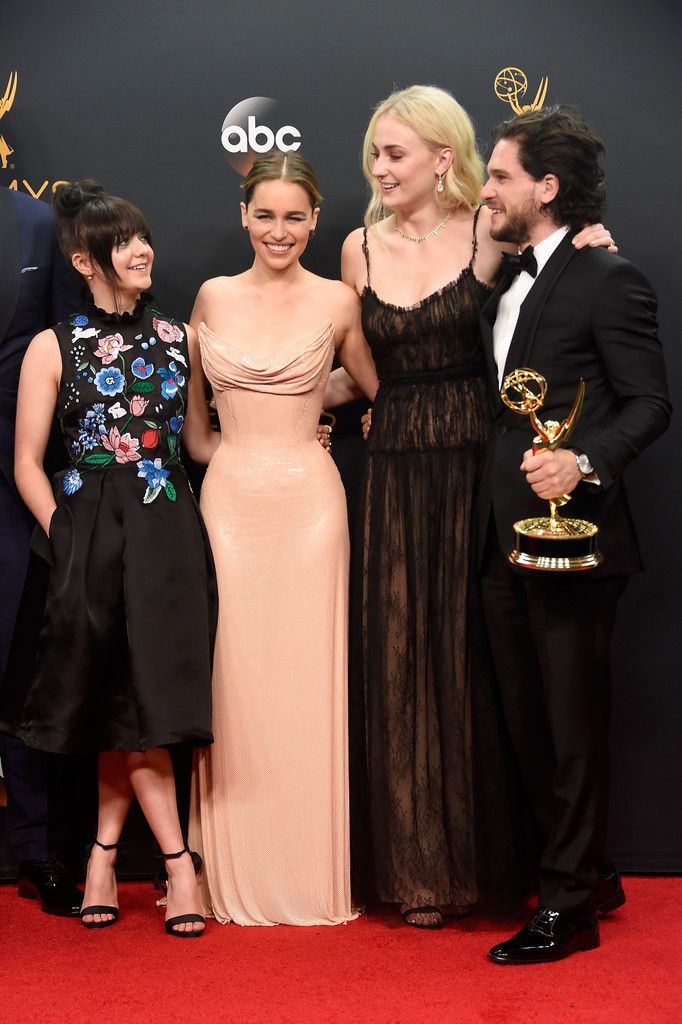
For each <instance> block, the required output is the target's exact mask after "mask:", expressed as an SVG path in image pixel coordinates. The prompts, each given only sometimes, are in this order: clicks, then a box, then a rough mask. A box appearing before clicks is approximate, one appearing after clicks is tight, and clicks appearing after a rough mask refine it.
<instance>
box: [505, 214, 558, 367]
mask: <svg viewBox="0 0 682 1024" xmlns="http://www.w3.org/2000/svg"><path fill="white" fill-rule="evenodd" d="M574 255H575V248H574V246H573V234H572V233H571V232H570V231H569V233H568V234H567V235H566V237H565V238H563V239H562V241H561V243H560V245H558V246H557V248H556V249H555V250H554V252H553V253H552V255H551V256H550V258H549V259H548V261H547V263H546V264H545V266H544V267H543V269H542V270H541V272H540V273H539V274H538V276H537V278H536V280H535V283H534V285H533V287H532V288H531V290H530V291H529V292H528V295H526V297H525V299H524V300H523V302H522V303H521V308H520V310H519V319H518V320H517V322H516V328H515V329H514V334H513V335H512V340H511V344H510V346H509V352H508V354H507V361H506V363H505V364H504V375H503V376H506V375H507V374H508V373H510V372H511V371H512V370H516V369H517V368H518V367H519V366H528V364H529V362H532V359H531V355H532V351H533V343H534V342H535V333H536V331H537V326H538V320H539V319H540V314H541V313H542V310H543V307H544V305H545V302H546V301H547V299H548V297H549V295H550V294H551V292H552V289H553V288H554V285H555V284H556V281H557V278H558V277H560V275H561V274H562V273H563V270H564V268H565V266H566V264H567V263H568V262H569V260H570V259H571V258H572V257H573V256H574Z"/></svg>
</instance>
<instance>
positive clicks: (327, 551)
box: [190, 153, 377, 925]
mask: <svg viewBox="0 0 682 1024" xmlns="http://www.w3.org/2000/svg"><path fill="white" fill-rule="evenodd" d="M243 188H244V191H245V201H244V202H243V203H242V222H243V227H244V229H245V230H246V231H248V232H249V234H250V237H251V241H252V244H253V247H254V251H255V259H254V263H253V266H252V267H251V268H250V269H249V270H247V271H246V272H245V273H243V274H239V275H237V276H236V277H232V278H217V279H215V280H212V281H208V282H206V283H205V284H204V285H203V287H202V288H201V290H200V292H199V295H198V297H197V301H196V304H195V308H194V312H193V316H192V322H193V323H194V324H196V326H197V327H198V335H199V343H200V348H201V358H202V362H203V366H204V371H205V373H206V376H207V378H208V381H209V383H210V384H211V387H212V388H213V392H214V395H215V400H216V405H217V409H218V414H219V417H220V425H221V432H222V443H221V445H220V447H219V448H218V450H217V451H216V453H215V455H214V456H213V458H212V460H211V462H210V465H209V468H208V472H207V475H206V479H205V481H204V485H203V490H202V495H201V508H202V512H203V515H204V518H205V522H206V526H207V529H208V533H209V537H210V539H211V544H212V548H213V552H214V557H215V562H216V570H217V577H218V589H219V624H218V636H217V641H216V651H215V663H214V674H213V701H214V716H213V732H214V737H215V744H214V746H213V748H212V750H211V751H210V752H207V756H206V755H204V754H203V753H202V754H200V755H199V756H198V757H197V758H196V760H195V768H194V776H193V787H192V805H191V813H190V842H191V843H193V844H194V846H195V847H196V849H197V850H198V851H200V852H201V853H202V855H203V857H204V861H205V872H204V876H203V898H204V904H205V909H206V911H207V913H208V914H209V915H212V916H213V917H215V918H216V919H217V920H218V921H220V922H227V921H234V922H236V923H239V924H244V925H273V924H278V923H286V924H297V925H323V924H339V923H342V922H344V921H348V920H350V919H351V918H353V917H354V916H355V915H354V913H353V910H352V907H351V899H350V863H349V861H350V857H349V817H348V755H347V670H346V660H347V642H348V598H347V593H348V531H347V520H346V503H345V496H344V490H343V486H342V484H341V480H340V477H339V475H338V472H337V470H336V468H335V466H334V464H333V462H332V461H331V459H330V458H329V457H328V455H327V454H326V453H325V452H324V450H323V449H322V448H321V447H320V445H319V444H318V443H317V440H316V434H317V424H318V420H319V415H320V411H321V409H322V399H323V396H324V392H325V387H326V384H327V379H328V376H329V371H330V368H331V364H332V360H333V357H334V352H335V351H336V352H337V355H338V357H339V359H340V360H341V363H342V364H343V366H344V367H345V369H346V370H347V372H348V373H350V375H351V376H352V377H353V378H354V380H355V381H356V382H357V383H358V384H359V385H360V386H361V387H362V388H363V390H364V391H365V392H366V394H368V395H369V396H370V397H373V396H374V393H375V391H376V388H377V380H376V376H375V372H374V365H373V362H372V359H371V356H370V355H369V351H368V349H367V346H366V344H365V341H364V338H363V335H362V331H361V327H360V304H359V301H358V298H357V296H356V295H355V294H354V292H353V291H352V289H350V288H348V287H347V286H346V285H344V284H342V283H341V282H338V281H328V280H325V279H323V278H319V277H316V276H315V275H313V274H311V273H309V272H308V271H306V270H305V269H304V268H303V267H302V266H301V265H300V263H299V258H300V256H301V254H302V253H303V251H304V250H305V248H306V245H307V242H308V239H309V237H310V235H311V233H312V232H313V231H314V229H315V224H316V221H317V216H318V212H319V211H318V203H319V201H320V199H321V196H320V192H319V188H318V185H317V182H316V180H315V176H314V172H313V170H312V168H311V167H310V165H309V164H308V163H307V162H306V161H305V160H304V159H303V158H302V157H301V156H300V155H298V154H291V153H289V154H283V153H272V154H269V155H268V156H266V157H263V158H261V159H259V160H257V161H256V163H255V164H254V166H253V168H252V170H251V171H250V173H249V174H248V175H247V177H246V178H245V180H244V183H243Z"/></svg>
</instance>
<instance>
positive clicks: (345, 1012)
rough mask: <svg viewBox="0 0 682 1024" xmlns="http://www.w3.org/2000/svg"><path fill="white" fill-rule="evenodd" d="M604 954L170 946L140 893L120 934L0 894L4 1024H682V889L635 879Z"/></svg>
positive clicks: (369, 942) (357, 935)
mask: <svg viewBox="0 0 682 1024" xmlns="http://www.w3.org/2000/svg"><path fill="white" fill-rule="evenodd" d="M625 885H626V891H627V895H628V903H627V905H626V906H625V907H624V908H623V909H622V910H620V911H617V912H616V913H615V914H613V915H612V916H611V917H610V918H607V919H605V920H604V921H603V922H602V927H601V935H602V945H601V948H600V949H597V950H594V951H592V952H589V953H577V954H575V955H574V956H572V957H570V958H569V959H567V960H564V961H562V962H561V963H557V964H545V965H542V966H539V967H499V966H497V965H495V964H491V963H489V962H488V961H486V959H485V953H486V950H487V949H488V947H489V946H491V945H492V944H493V942H495V941H496V940H497V939H498V938H503V937H505V936H506V934H507V931H508V930H507V929H506V928H505V927H504V926H502V927H500V926H499V925H493V924H491V923H489V922H482V921H473V920H465V921H459V922H451V923H449V924H448V926H447V927H446V928H445V929H443V931H441V932H435V933H434V932H419V931H417V930H415V929H413V928H406V927H402V926H399V925H398V918H397V915H393V914H390V913H389V914H387V915H386V916H374V915H371V916H368V917H361V918H360V919H359V920H358V921H356V922H354V923H353V924H350V925H346V926H341V927H336V928H290V927H279V928H238V927H237V926H235V925H227V926H224V927H221V926H219V925H216V924H214V923H213V922H209V925H208V930H207V934H206V936H205V937H204V938H203V939H199V940H198V941H182V940H178V939H174V938H171V937H170V936H166V935H165V934H164V933H163V928H162V920H163V911H162V910H160V909H157V908H156V907H155V906H154V900H155V896H154V894H153V892H152V889H151V886H150V885H149V884H147V883H135V884H127V885H122V886H121V907H122V911H121V920H120V922H119V924H118V925H116V926H114V927H113V928H110V929H107V930H106V931H99V932H97V931H93V932H87V931H86V930H85V929H84V928H82V927H81V926H80V924H79V923H78V922H77V921H74V920H64V919H61V918H51V917H48V916H47V915H45V914H42V913H40V911H39V909H38V906H37V904H35V903H30V902H27V901H24V900H18V899H17V898H16V896H15V889H14V887H13V886H3V887H0V945H1V949H0V978H1V981H0V1017H1V1019H2V1021H3V1022H7V1024H10V1022H11V1024H29V1022H31V1024H32V1022H35V1024H67V1022H69V1024H85V1022H91V1021H92V1022H97V1024H99V1022H102V1024H119V1022H121V1024H122V1022H125V1024H138V1022H140V1024H179V1022H183V1024H187V1022H192V1021H200V1022H205V1021H209V1022H223V1021H224V1022H230V1024H232V1022H234V1024H310V1022H315V1024H318V1022H319V1024H322V1022H324V1024H342V1022H343V1024H351V1022H353V1024H355V1022H359V1021H363V1022H364V1021H368V1022H373V1024H432V1022H439V1024H440V1022H453V1024H468V1022H475V1024H631V1022H632V1024H680V1022H682V980H681V979H682V967H681V965H680V932H681V929H680V923H681V922H682V878H629V879H626V880H625Z"/></svg>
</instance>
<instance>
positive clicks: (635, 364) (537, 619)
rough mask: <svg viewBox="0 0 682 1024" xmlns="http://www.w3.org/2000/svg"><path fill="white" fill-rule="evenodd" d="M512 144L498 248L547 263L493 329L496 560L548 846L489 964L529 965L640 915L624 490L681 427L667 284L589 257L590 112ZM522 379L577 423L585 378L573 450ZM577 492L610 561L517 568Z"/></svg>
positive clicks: (530, 125)
mask: <svg viewBox="0 0 682 1024" xmlns="http://www.w3.org/2000/svg"><path fill="white" fill-rule="evenodd" d="M494 143H495V147H494V150H493V152H492V156H491V158H490V162H489V164H488V180H487V182H486V184H485V186H484V188H483V190H482V193H481V195H482V198H483V201H484V202H485V203H486V205H487V206H488V209H489V211H490V230H491V234H492V237H493V238H495V239H497V240H499V241H504V242H513V243H514V244H515V245H517V246H518V247H519V249H520V250H522V251H523V254H524V261H525V260H528V259H529V258H530V257H531V256H532V260H531V261H530V266H529V267H528V269H525V270H521V271H518V269H517V272H516V274H515V275H514V271H513V268H511V272H510V274H508V275H506V276H504V277H503V278H502V279H501V281H500V283H499V284H498V286H497V288H496V290H495V292H494V293H493V295H492V296H491V297H490V299H489V300H488V302H487V303H486V305H485V306H484V308H483V310H482V321H481V323H482V331H483V341H484V345H485V350H486V358H487V362H488V374H489V381H490V397H491V401H492V405H493V424H492V430H491V434H490V440H489V444H488V449H487V455H486V460H485V463H484V470H483V477H482V482H481V488H480V495H479V550H478V557H479V564H480V568H481V572H482V585H483V595H484V605H485V612H486V619H487V624H488V631H489V635H490V640H491V644H492V649H493V655H494V659H495V664H496V669H497V675H498V682H499V687H500V693H501V698H502V703H503V706H504V710H505V716H506V720H507V724H508V727H509V731H510V734H511V737H512V742H513V745H514V748H515V751H516V756H517V759H518V763H519V766H520V769H521V773H522V776H523V779H524V784H525V786H526V789H527V792H528V794H529V796H530V799H531V801H532V804H533V807H534V810H535V814H536V817H537V820H538V823H539V825H540V827H541V829H542V832H543V834H544V838H545V846H544V850H543V856H542V869H541V880H540V902H539V907H538V910H537V911H536V913H535V914H534V915H533V916H532V917H531V919H530V920H529V922H528V923H527V924H526V925H525V927H524V928H523V929H521V931H519V932H518V933H517V934H516V935H515V936H513V938H511V939H509V940H507V941H506V942H502V943H500V944H498V945H496V946H494V947H493V949H491V950H490V952H489V954H488V955H489V957H490V958H491V959H492V960H493V961H495V962H497V963H504V964H519V963H541V962H545V961H549V960H558V959H561V958H563V957H565V956H568V955H569V954H571V953H573V952H574V951H576V950H581V949H592V948H594V947H595V946H597V945H598V944H599V928H598V924H597V914H599V913H606V912H608V911H610V910H614V909H616V908H617V907H619V906H621V905H622V904H623V903H624V902H625V896H624V893H623V889H622V886H621V884H620V879H619V877H618V873H617V872H616V871H615V869H614V867H613V865H612V864H610V863H609V861H608V860H607V857H606V822H607V810H608V728H609V711H610V689H611V680H610V670H609V645H610V641H611V636H612V632H613V626H614V621H615V616H616V606H617V603H618V599H619V598H620V596H621V595H622V593H623V591H624V590H625V587H626V584H627V581H628V577H629V575H630V574H631V573H633V572H637V571H639V570H640V569H641V568H642V563H641V560H640V554H639V549H638V544H637V538H636V536H635V531H634V526H633V522H632V518H631V515H630V510H629V507H628V502H627V497H626V494H625V488H624V485H623V482H622V475H623V472H624V471H625V469H626V467H627V466H628V464H629V463H630V462H631V461H632V460H633V459H634V458H635V457H636V456H637V455H639V454H640V452H642V451H643V450H644V449H645V448H646V447H647V446H648V445H649V444H651V443H652V441H654V440H655V439H656V438H657V437H658V436H659V435H660V434H662V433H663V432H664V431H665V430H666V428H667V426H668V423H669V420H670V412H671V407H670V403H669V401H668V396H667V386H666V373H665V366H664V362H663V355H662V351H661V345H660V343H659V340H658V326H657V320H656V296H655V294H654V292H653V290H652V288H651V286H650V284H649V282H648V281H647V280H646V278H645V277H644V275H643V274H642V273H641V272H640V271H639V270H638V269H637V268H636V267H634V266H633V265H632V264H631V263H628V262H627V261H626V260H624V259H622V258H620V257H618V256H612V255H608V254H607V253H606V252H604V251H603V250H601V249H590V248H585V249H581V250H576V249H575V247H574V246H573V245H572V239H573V236H574V234H575V231H576V230H577V229H579V228H580V227H581V225H582V224H584V223H585V222H586V221H592V220H597V219H598V218H599V216H600V214H601V208H602V203H603V199H604V187H603V170H602V156H603V144H602V142H601V140H600V139H599V138H598V136H597V135H595V134H594V132H592V131H591V130H590V129H589V128H588V126H587V125H586V124H585V122H584V121H583V120H582V118H581V116H580V115H579V114H578V113H577V112H576V111H574V110H571V109H570V108H562V107H552V108H548V109H545V110H540V111H535V112H529V113H527V114H524V115H523V116H521V117H518V118H515V119H513V120H511V121H508V122H506V123H504V124H502V125H500V126H499V127H498V128H497V129H496V131H495V132H494ZM510 281H511V284H510ZM520 366H530V367H532V368H533V369H534V370H536V371H538V372H539V373H540V374H542V375H543V376H544V377H545V378H546V379H547V381H548V383H549V391H548V396H547V399H546V401H545V405H544V407H543V410H542V417H543V419H555V420H561V419H563V417H564V416H565V415H566V413H567V412H568V410H569V409H570V408H571V406H572V403H573V401H574V398H575V394H576V389H577V386H578V381H579V378H581V377H582V378H583V379H584V380H585V383H586V395H585V402H584V407H583V410H582V415H581V417H580V419H579V421H578V424H577V427H576V429H575V432H574V434H573V436H572V438H571V445H572V447H571V448H565V449H558V450H556V451H554V452H550V451H540V452H538V453H537V454H535V455H534V454H533V453H532V451H531V450H529V449H530V444H529V441H530V435H529V422H528V420H527V418H526V417H522V416H519V415H515V414H514V413H513V412H512V411H511V410H509V409H507V408H506V407H505V406H504V404H503V403H502V401H501V398H500V392H499V388H500V384H501V382H502V380H503V378H504V375H505V374H506V373H508V372H509V371H510V370H513V369H515V368H517V367H520ZM561 494H570V495H572V498H573V500H572V502H571V516H575V517H577V518H583V519H587V520H590V521H592V522H594V523H596V524H597V525H598V527H599V546H600V549H601V551H602V553H603V556H604V561H603V564H602V565H601V566H599V568H596V569H591V570H589V571H585V572H543V571H534V570H520V569H519V568H518V567H516V566H514V567H512V565H511V564H510V562H509V561H508V558H507V555H508V552H509V551H510V550H511V548H512V547H513V533H512V525H513V523H514V522H515V521H516V520H519V519H523V518H526V517H529V516H536V515H546V514H547V500H548V499H550V498H554V497H556V496H557V495H561Z"/></svg>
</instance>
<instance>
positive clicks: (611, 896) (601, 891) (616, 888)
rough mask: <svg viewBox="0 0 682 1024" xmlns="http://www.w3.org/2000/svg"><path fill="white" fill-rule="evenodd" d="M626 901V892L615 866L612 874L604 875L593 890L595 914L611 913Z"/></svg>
mask: <svg viewBox="0 0 682 1024" xmlns="http://www.w3.org/2000/svg"><path fill="white" fill-rule="evenodd" d="M624 903H625V893H624V892H623V886H622V884H621V881H620V875H619V874H618V872H617V871H616V869H615V868H614V869H613V871H612V872H611V874H610V875H604V876H602V877H601V878H600V879H599V881H598V882H597V884H596V886H595V887H594V889H593V890H592V904H593V906H594V912H595V914H610V913H611V911H612V910H618V907H622V906H623V904H624Z"/></svg>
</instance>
